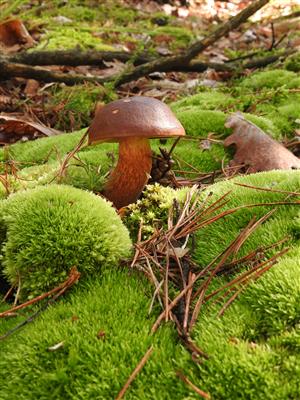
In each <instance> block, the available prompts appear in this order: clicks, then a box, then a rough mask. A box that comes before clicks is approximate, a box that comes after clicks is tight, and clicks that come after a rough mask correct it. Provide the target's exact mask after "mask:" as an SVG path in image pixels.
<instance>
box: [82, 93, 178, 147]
mask: <svg viewBox="0 0 300 400" xmlns="http://www.w3.org/2000/svg"><path fill="white" fill-rule="evenodd" d="M88 132H89V144H92V143H98V142H102V141H119V140H120V139H122V138H127V137H134V136H139V137H144V138H156V137H158V138H163V137H171V136H183V135H185V130H184V128H183V126H182V125H181V123H180V122H179V121H178V120H177V118H176V117H175V115H174V114H173V113H172V111H171V110H170V108H169V107H168V106H167V105H166V104H164V103H163V102H162V101H160V100H157V99H153V98H151V97H145V96H134V97H129V98H126V99H122V100H116V101H113V102H111V103H109V104H107V105H105V106H103V107H100V108H99V109H98V110H97V111H96V115H95V118H94V120H93V121H92V124H91V126H90V128H89V131H88Z"/></svg>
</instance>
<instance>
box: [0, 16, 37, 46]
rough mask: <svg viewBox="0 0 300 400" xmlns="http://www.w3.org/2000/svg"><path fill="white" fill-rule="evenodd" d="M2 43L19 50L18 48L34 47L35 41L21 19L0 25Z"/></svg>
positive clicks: (0, 41) (0, 40)
mask: <svg viewBox="0 0 300 400" xmlns="http://www.w3.org/2000/svg"><path fill="white" fill-rule="evenodd" d="M0 43H1V44H2V45H4V46H5V47H6V48H9V47H14V49H15V50H18V49H19V48H18V46H24V45H25V46H26V47H30V46H32V45H33V43H34V40H33V38H32V37H31V36H30V34H29V33H28V31H27V29H26V28H25V25H24V24H23V23H22V22H21V21H20V20H19V19H11V20H9V21H5V22H2V23H1V24H0ZM15 47H16V48H15Z"/></svg>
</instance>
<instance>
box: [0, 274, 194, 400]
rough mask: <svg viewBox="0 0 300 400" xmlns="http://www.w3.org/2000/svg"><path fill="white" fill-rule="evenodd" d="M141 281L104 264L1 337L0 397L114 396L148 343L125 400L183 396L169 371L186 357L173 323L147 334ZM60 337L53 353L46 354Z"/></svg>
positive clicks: (146, 299) (86, 399)
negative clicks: (98, 271) (92, 276)
mask: <svg viewBox="0 0 300 400" xmlns="http://www.w3.org/2000/svg"><path fill="white" fill-rule="evenodd" d="M141 278H142V277H140V279H139V278H138V277H136V276H134V275H129V274H128V273H127V272H123V273H122V272H120V271H118V269H116V268H114V269H113V270H110V271H108V270H107V269H106V270H105V271H104V273H103V275H102V277H101V278H100V279H93V280H88V281H86V283H85V284H83V286H82V285H81V286H80V287H79V285H78V288H75V291H74V289H72V292H71V294H70V295H68V297H67V298H64V299H61V300H60V301H59V304H56V305H55V306H53V307H51V308H50V309H48V310H47V311H46V312H44V313H43V314H42V315H41V316H40V317H39V319H38V320H35V322H34V323H33V324H31V325H29V326H27V327H26V328H25V329H23V330H21V331H19V332H18V333H17V334H15V335H12V336H10V337H9V338H8V339H7V340H5V341H4V342H1V357H0V386H1V396H0V397H1V400H12V399H20V400H28V399H31V400H38V399H39V400H71V399H78V400H79V399H81V400H91V399H97V400H108V399H114V398H116V397H117V394H118V392H119V391H120V390H121V389H122V387H123V385H124V384H125V382H126V381H127V379H128V377H129V376H130V374H131V373H132V371H133V370H134V368H135V367H136V366H137V365H138V363H139V361H140V359H141V358H142V356H143V355H144V353H145V352H146V351H147V349H148V348H149V347H150V345H151V344H152V345H153V353H152V355H151V356H150V358H149V360H148V361H147V363H146V365H145V366H144V368H143V369H142V370H141V371H140V373H139V374H138V375H137V377H136V379H135V381H134V382H133V383H132V385H130V387H129V389H128V391H127V393H126V395H125V397H126V399H132V400H133V399H135V400H138V399H142V400H144V399H145V400H153V399H166V400H167V399H168V400H173V399H176V400H182V399H188V398H189V397H188V396H189V389H188V388H187V387H186V386H185V385H184V384H183V383H182V382H181V381H180V380H179V379H178V378H177V377H176V369H177V363H178V362H180V363H182V364H184V363H186V362H188V360H189V359H190V355H189V354H188V353H187V352H186V351H185V350H184V349H183V348H182V347H181V346H179V345H178V344H177V340H176V332H175V330H174V329H173V327H172V326H171V327H164V328H163V329H161V330H160V331H159V332H158V334H157V335H155V336H150V335H149V331H150V329H151V326H152V324H153V323H154V316H152V317H151V318H149V317H148V309H149V305H150V302H151V290H152V289H150V288H149V285H148V284H147V282H145V280H144V279H141ZM11 324H12V326H13V325H15V324H16V321H15V320H14V321H13V322H12V323H11ZM6 328H7V327H6ZM6 328H5V330H6ZM1 331H2V333H3V332H4V330H3V329H2V325H0V332H1ZM62 341H63V342H64V345H63V347H61V348H60V349H59V350H57V351H54V352H50V351H47V349H48V348H49V347H51V346H53V345H55V344H57V343H59V342H62ZM191 367H192V366H191ZM192 398H193V397H191V399H192Z"/></svg>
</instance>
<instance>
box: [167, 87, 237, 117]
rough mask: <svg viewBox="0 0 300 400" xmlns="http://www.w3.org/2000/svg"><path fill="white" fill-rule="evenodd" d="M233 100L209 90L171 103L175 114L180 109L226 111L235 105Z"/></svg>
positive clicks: (219, 92) (223, 94) (218, 92)
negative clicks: (197, 108)
mask: <svg viewBox="0 0 300 400" xmlns="http://www.w3.org/2000/svg"><path fill="white" fill-rule="evenodd" d="M235 101H236V100H235V99H234V98H233V97H231V96H230V95H228V94H226V93H223V92H221V91H218V90H210V91H205V92H201V93H197V94H195V95H193V96H188V97H185V98H183V99H182V100H179V101H176V102H175V103H172V105H171V106H172V109H173V110H174V111H175V112H176V111H179V110H180V108H182V107H193V106H198V107H199V108H200V109H202V110H220V109H225V108H226V109H227V108H228V107H231V106H232V105H234V103H235Z"/></svg>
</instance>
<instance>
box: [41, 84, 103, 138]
mask: <svg viewBox="0 0 300 400" xmlns="http://www.w3.org/2000/svg"><path fill="white" fill-rule="evenodd" d="M107 96H108V97H109V89H104V88H103V87H100V86H95V84H91V83H86V84H83V85H74V86H70V87H61V86H56V85H55V86H54V88H53V89H52V90H51V96H50V98H49V102H48V103H47V105H46V106H45V108H46V110H49V112H51V110H53V108H54V109H55V110H58V111H57V112H56V121H55V128H56V129H58V130H61V131H70V130H71V129H72V130H79V129H82V128H85V127H86V126H88V125H89V124H90V122H91V119H92V114H93V111H94V109H95V106H96V104H97V102H98V101H100V100H102V99H104V98H105V97H107ZM62 104H63V108H62V107H59V106H61V105H62Z"/></svg>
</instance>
